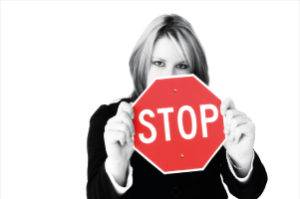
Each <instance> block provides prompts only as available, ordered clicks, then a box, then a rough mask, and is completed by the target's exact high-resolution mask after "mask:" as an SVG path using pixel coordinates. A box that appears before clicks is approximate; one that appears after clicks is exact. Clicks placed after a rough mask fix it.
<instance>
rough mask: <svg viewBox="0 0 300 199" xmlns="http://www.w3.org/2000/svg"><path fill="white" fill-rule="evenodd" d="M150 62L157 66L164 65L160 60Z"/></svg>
mask: <svg viewBox="0 0 300 199" xmlns="http://www.w3.org/2000/svg"><path fill="white" fill-rule="evenodd" d="M152 64H154V65H155V66H158V67H164V66H165V63H164V62H162V61H153V62H152Z"/></svg>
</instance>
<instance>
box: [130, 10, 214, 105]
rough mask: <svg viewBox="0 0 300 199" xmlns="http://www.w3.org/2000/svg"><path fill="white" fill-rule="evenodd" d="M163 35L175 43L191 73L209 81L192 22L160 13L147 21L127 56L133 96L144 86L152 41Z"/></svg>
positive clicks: (152, 46) (202, 53)
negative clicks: (130, 53) (147, 24)
mask: <svg viewBox="0 0 300 199" xmlns="http://www.w3.org/2000/svg"><path fill="white" fill-rule="evenodd" d="M164 36H166V37H168V38H169V39H171V40H172V41H173V42H176V43H177V46H179V47H180V49H181V51H182V52H183V55H184V58H185V59H186V61H187V62H188V64H189V65H190V66H191V67H192V71H193V73H194V74H195V75H196V76H197V77H199V78H200V79H201V80H202V81H203V82H204V83H206V84H207V85H208V83H209V76H208V67H207V62H206V58H205V54H204V52H203V49H202V47H201V45H200V43H199V40H198V38H197V36H196V34H195V32H194V30H193V28H192V26H191V24H190V23H189V22H188V21H187V20H185V19H184V18H183V17H181V16H178V15H175V14H172V15H162V16H159V17H157V18H156V19H154V20H153V21H152V22H151V23H150V24H149V26H148V27H147V28H146V30H145V32H144V33H143V34H142V36H141V38H140V39H139V40H138V42H137V44H136V46H135V48H134V50H133V52H132V55H131V57H130V61H129V66H130V73H131V76H132V78H133V83H134V92H133V93H132V96H131V97H132V98H133V99H136V98H137V97H138V96H139V95H140V94H141V93H142V92H143V91H144V89H145V88H146V80H147V74H148V71H149V68H150V66H151V61H152V60H151V59H152V53H153V48H154V45H155V42H156V41H157V40H158V39H159V38H161V37H164Z"/></svg>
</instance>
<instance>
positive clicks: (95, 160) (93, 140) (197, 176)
mask: <svg viewBox="0 0 300 199" xmlns="http://www.w3.org/2000/svg"><path fill="white" fill-rule="evenodd" d="M125 100H126V101H128V99H125ZM119 103H120V102H118V103H113V104H110V105H102V106H100V108H99V109H98V110H97V111H96V112H95V113H94V115H93V116H92V117H91V120H90V129H89V134H88V183H87V197H88V199H100V198H102V199H112V198H130V199H146V198H153V199H155V198H166V199H169V198H170V199H171V198H184V199H189V198H204V199H206V198H209V199H212V198H217V199H223V198H227V193H226V191H225V189H224V186H223V183H222V179H221V177H220V175H222V177H223V181H224V183H226V185H227V187H228V189H229V191H230V192H231V194H233V195H234V196H235V197H237V198H245V199H248V198H249V199H250V198H251V199H252V198H258V197H259V196H260V195H261V193H262V192H263V190H264V188H265V185H266V183H267V173H266V171H265V168H264V166H263V165H262V163H261V161H260V159H259V157H258V155H257V154H256V153H255V156H254V161H253V170H252V173H251V176H250V178H249V180H248V181H247V182H246V183H241V182H239V181H238V180H237V179H236V178H235V177H234V176H233V175H232V173H231V171H230V170H229V167H228V163H227V160H226V154H225V149H224V147H222V148H221V149H220V150H219V151H218V153H217V154H216V155H215V156H214V157H213V159H212V160H211V161H210V163H209V164H208V166H207V167H206V168H205V170H204V171H197V172H189V173H181V174H168V175H164V174H162V173H161V172H160V171H158V170H157V169H156V168H155V167H153V166H152V165H151V164H150V163H148V162H147V161H146V160H145V159H144V158H143V157H142V156H140V155H139V154H138V153H137V152H134V153H133V155H132V157H131V165H132V167H133V185H132V187H131V188H130V189H129V190H128V191H127V192H126V193H125V194H124V195H122V196H118V195H117V194H116V192H115V190H114V187H113V186H112V184H111V182H110V180H109V178H108V176H107V173H106V171H105V169H104V161H105V159H106V157H107V155H106V151H105V146H104V138H103V133H104V127H105V125H106V122H107V120H108V119H109V118H111V117H112V116H114V115H115V114H116V111H117V108H118V105H119Z"/></svg>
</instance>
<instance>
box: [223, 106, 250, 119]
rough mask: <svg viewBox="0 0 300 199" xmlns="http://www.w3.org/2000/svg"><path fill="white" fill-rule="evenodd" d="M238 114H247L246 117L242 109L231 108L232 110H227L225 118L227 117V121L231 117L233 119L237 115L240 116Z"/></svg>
mask: <svg viewBox="0 0 300 199" xmlns="http://www.w3.org/2000/svg"><path fill="white" fill-rule="evenodd" d="M238 116H245V117H246V114H245V113H244V112H241V111H239V110H236V109H230V110H227V112H226V116H225V118H226V120H227V121H230V120H231V119H233V118H235V117H238Z"/></svg>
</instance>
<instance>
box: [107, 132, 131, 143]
mask: <svg viewBox="0 0 300 199" xmlns="http://www.w3.org/2000/svg"><path fill="white" fill-rule="evenodd" d="M105 140H106V142H108V143H111V144H116V143H120V145H121V146H124V145H125V143H126V142H127V136H126V134H125V133H124V132H123V131H118V130H112V131H106V133H105Z"/></svg>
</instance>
